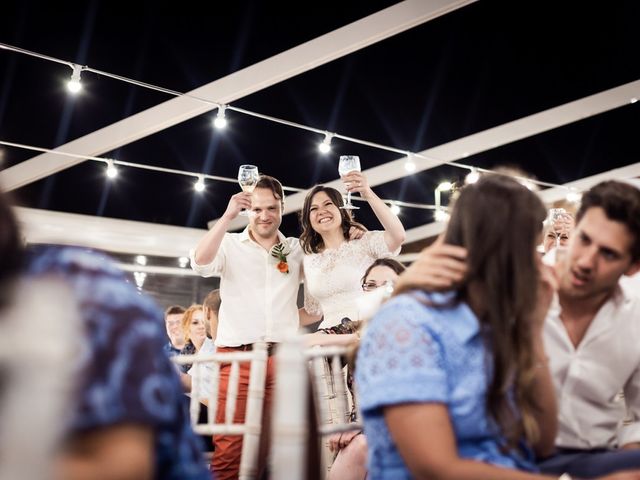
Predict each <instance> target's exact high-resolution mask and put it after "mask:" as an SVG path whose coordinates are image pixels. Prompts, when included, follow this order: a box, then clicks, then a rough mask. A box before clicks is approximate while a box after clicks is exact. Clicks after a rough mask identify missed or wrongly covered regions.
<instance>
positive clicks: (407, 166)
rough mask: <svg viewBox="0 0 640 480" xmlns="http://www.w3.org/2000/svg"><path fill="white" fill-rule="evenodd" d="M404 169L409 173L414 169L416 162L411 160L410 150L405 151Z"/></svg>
mask: <svg viewBox="0 0 640 480" xmlns="http://www.w3.org/2000/svg"><path fill="white" fill-rule="evenodd" d="M404 169H405V170H406V171H407V172H409V173H413V172H415V171H416V162H415V161H414V160H413V153H411V152H409V153H407V161H406V162H404Z"/></svg>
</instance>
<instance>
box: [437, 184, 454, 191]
mask: <svg viewBox="0 0 640 480" xmlns="http://www.w3.org/2000/svg"><path fill="white" fill-rule="evenodd" d="M452 188H453V183H451V182H442V183H441V184H440V185H438V190H439V191H441V192H448V191H449V190H451V189H452Z"/></svg>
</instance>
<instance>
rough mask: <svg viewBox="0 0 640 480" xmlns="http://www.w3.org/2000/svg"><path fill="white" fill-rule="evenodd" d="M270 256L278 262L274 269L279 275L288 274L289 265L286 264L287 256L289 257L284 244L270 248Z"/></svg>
mask: <svg viewBox="0 0 640 480" xmlns="http://www.w3.org/2000/svg"><path fill="white" fill-rule="evenodd" d="M269 253H271V256H272V257H274V258H275V259H277V260H278V264H277V265H276V268H277V269H278V271H279V272H280V273H289V264H288V263H287V255H289V253H290V252H289V249H288V248H287V246H286V245H285V244H284V243H278V244H277V245H274V246H273V247H272V248H271V251H270V252H269Z"/></svg>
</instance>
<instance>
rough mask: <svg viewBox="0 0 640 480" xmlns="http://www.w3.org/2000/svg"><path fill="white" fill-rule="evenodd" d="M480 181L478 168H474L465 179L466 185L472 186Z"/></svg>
mask: <svg viewBox="0 0 640 480" xmlns="http://www.w3.org/2000/svg"><path fill="white" fill-rule="evenodd" d="M478 180H480V172H479V171H478V169H477V168H472V169H471V171H470V172H469V173H467V176H466V177H465V179H464V183H466V184H467V185H470V184H473V183H476V182H477V181H478Z"/></svg>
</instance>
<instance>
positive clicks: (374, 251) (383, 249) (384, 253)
mask: <svg viewBox="0 0 640 480" xmlns="http://www.w3.org/2000/svg"><path fill="white" fill-rule="evenodd" d="M362 242H363V245H364V248H365V250H366V251H367V253H369V255H371V256H372V257H373V258H385V257H391V256H396V255H398V254H399V253H400V247H398V248H397V249H396V250H395V251H393V252H391V251H390V250H389V247H388V246H387V242H385V240H384V231H382V230H375V231H373V232H367V233H365V234H364V235H363V236H362Z"/></svg>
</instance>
